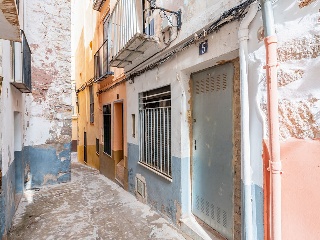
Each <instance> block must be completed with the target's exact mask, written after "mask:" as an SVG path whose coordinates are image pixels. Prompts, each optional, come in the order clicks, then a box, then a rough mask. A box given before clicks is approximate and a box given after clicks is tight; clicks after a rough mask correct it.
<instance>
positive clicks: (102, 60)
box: [94, 39, 113, 82]
mask: <svg viewBox="0 0 320 240" xmlns="http://www.w3.org/2000/svg"><path fill="white" fill-rule="evenodd" d="M112 74H113V72H111V71H110V63H109V52H108V39H106V40H105V41H104V42H103V44H102V45H101V47H100V48H99V49H98V51H97V52H96V54H95V55H94V81H95V82H98V81H101V80H103V78H105V77H106V76H108V75H112Z"/></svg>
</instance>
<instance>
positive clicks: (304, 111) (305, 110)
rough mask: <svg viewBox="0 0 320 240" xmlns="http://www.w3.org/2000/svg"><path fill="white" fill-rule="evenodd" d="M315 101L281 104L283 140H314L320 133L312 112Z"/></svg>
mask: <svg viewBox="0 0 320 240" xmlns="http://www.w3.org/2000/svg"><path fill="white" fill-rule="evenodd" d="M315 101H318V100H315V99H305V100H301V101H297V102H296V101H290V100H289V99H283V100H281V101H280V102H279V118H280V134H281V137H282V138H283V139H287V138H289V137H294V138H298V139H308V138H309V139H313V138H315V137H316V135H317V133H318V132H320V127H319V126H318V124H317V122H316V121H315V119H314V116H313V114H312V112H311V109H312V108H313V105H314V104H315Z"/></svg>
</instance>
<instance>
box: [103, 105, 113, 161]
mask: <svg viewBox="0 0 320 240" xmlns="http://www.w3.org/2000/svg"><path fill="white" fill-rule="evenodd" d="M103 138H104V139H103V151H104V152H105V153H106V154H108V155H110V156H111V104H108V105H104V106H103Z"/></svg>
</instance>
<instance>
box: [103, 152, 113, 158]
mask: <svg viewBox="0 0 320 240" xmlns="http://www.w3.org/2000/svg"><path fill="white" fill-rule="evenodd" d="M103 154H104V155H107V156H109V157H111V158H112V156H111V155H109V153H106V152H103Z"/></svg>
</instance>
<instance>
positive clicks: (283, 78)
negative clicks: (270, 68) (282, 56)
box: [278, 69, 304, 87]
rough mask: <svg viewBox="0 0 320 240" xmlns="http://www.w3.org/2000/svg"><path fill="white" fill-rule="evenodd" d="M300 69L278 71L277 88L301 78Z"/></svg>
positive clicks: (301, 71) (301, 72)
mask: <svg viewBox="0 0 320 240" xmlns="http://www.w3.org/2000/svg"><path fill="white" fill-rule="evenodd" d="M303 74H304V71H303V70H302V69H294V70H293V69H280V70H279V71H278V86H279V87H284V86H286V85H288V84H290V83H292V82H295V81H297V80H300V79H301V78H302V77H303Z"/></svg>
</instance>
